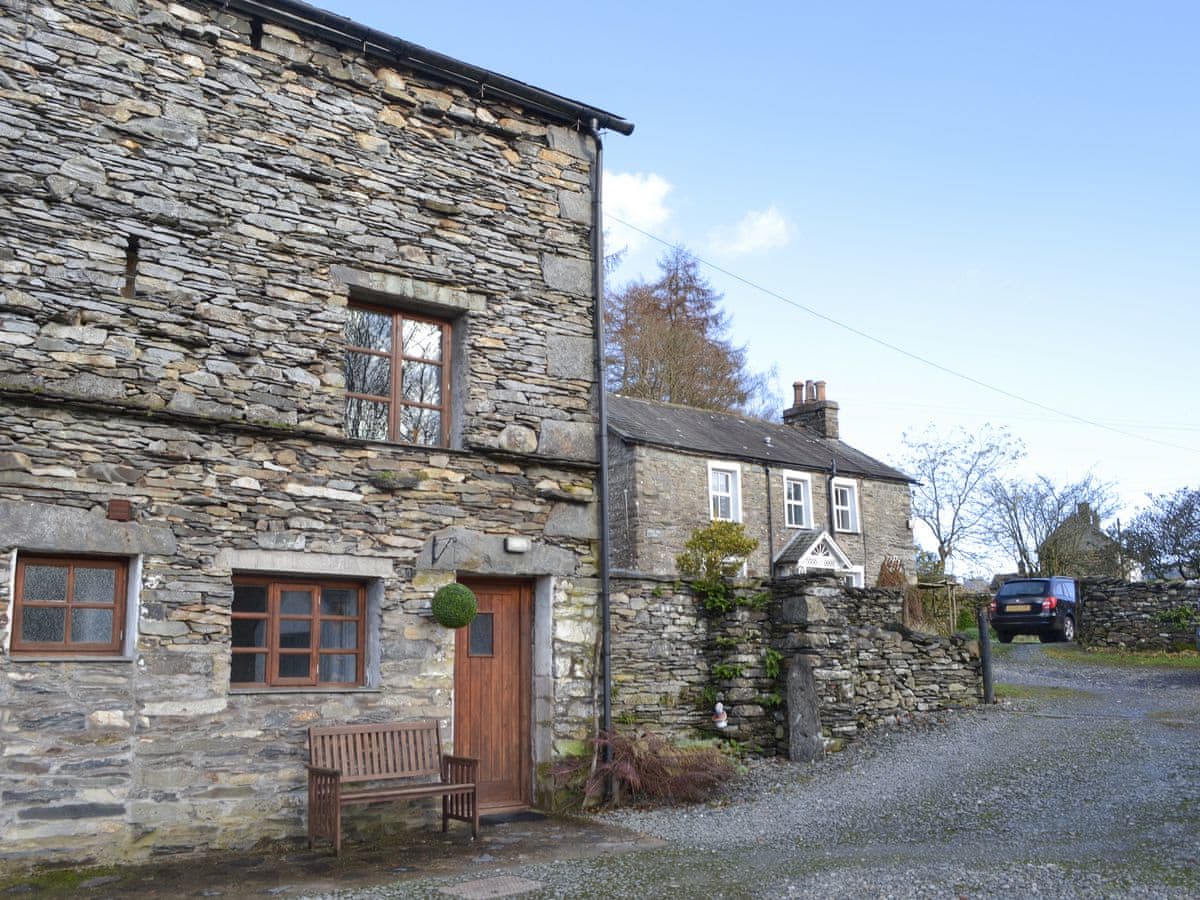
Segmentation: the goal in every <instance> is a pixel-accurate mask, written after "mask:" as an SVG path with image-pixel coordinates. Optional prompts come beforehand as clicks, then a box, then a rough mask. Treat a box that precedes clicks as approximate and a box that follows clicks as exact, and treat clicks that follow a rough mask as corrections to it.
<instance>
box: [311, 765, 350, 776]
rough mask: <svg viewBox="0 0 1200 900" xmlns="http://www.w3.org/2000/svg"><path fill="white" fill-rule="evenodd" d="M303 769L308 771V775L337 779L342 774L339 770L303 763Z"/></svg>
mask: <svg viewBox="0 0 1200 900" xmlns="http://www.w3.org/2000/svg"><path fill="white" fill-rule="evenodd" d="M304 768H306V769H308V774H309V775H332V776H333V777H335V778H337V777H340V776H341V774H342V770H341V769H329V768H326V767H324V766H314V765H309V764H308V763H305V765H304Z"/></svg>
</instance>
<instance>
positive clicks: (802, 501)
mask: <svg viewBox="0 0 1200 900" xmlns="http://www.w3.org/2000/svg"><path fill="white" fill-rule="evenodd" d="M783 506H784V522H786V523H787V527H788V528H812V524H813V516H812V476H810V475H806V474H805V473H803V472H784V473H783Z"/></svg>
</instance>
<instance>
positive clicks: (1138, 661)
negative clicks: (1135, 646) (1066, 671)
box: [1046, 644, 1200, 669]
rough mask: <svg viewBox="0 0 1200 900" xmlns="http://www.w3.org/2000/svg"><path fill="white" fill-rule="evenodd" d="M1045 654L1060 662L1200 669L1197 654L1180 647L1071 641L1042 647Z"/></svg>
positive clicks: (1199, 654)
mask: <svg viewBox="0 0 1200 900" xmlns="http://www.w3.org/2000/svg"><path fill="white" fill-rule="evenodd" d="M1046 655H1047V656H1050V657H1053V658H1054V659H1061V660H1063V661H1064V662H1081V663H1091V664H1093V665H1094V664H1096V663H1100V664H1102V665H1110V666H1126V667H1133V668H1150V669H1200V653H1198V652H1196V651H1195V650H1180V651H1177V652H1173V653H1168V652H1167V651H1165V650H1085V649H1083V648H1082V647H1076V646H1074V645H1071V644H1055V645H1052V646H1049V647H1047V648H1046Z"/></svg>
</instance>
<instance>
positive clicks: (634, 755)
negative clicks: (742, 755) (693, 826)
mask: <svg viewBox="0 0 1200 900" xmlns="http://www.w3.org/2000/svg"><path fill="white" fill-rule="evenodd" d="M595 744H596V751H597V756H598V757H600V756H603V751H604V749H605V748H606V747H607V748H608V750H609V752H610V755H611V759H610V760H609V761H608V762H604V761H603V760H602V759H601V760H600V761H598V762H597V763H596V764H595V769H594V771H592V772H591V773H590V774H589V775H588V776H587V779H586V781H585V783H584V803H585V804H587V803H588V802H589V801H590V802H592V803H595V802H599V801H600V800H602V799H603V797H604V788H605V783H606V782H607V781H608V780H609V779H611V780H612V782H613V798H612V799H613V804H614V805H619V804H620V803H621V802H624V801H625V800H628V801H632V802H651V801H653V802H664V801H665V802H672V803H677V802H683V803H698V802H701V801H704V800H707V799H708V798H709V797H711V796H712V795H713V794H714V793H715V792H716V790H717V789H718V788H719V787H720V786H721V785H722V784H724V783H726V782H728V781H729V780H731V779H732V778H734V777H735V776H736V774H737V769H736V767H735V766H734V764H733V761H732V760H730V758H729V757H728V756H726V755H725V754H724V753H722V752H721V750H720V749H719V748H718V747H716V746H714V745H712V744H686V745H684V744H671V743H668V742H667V741H665V740H663V739H662V738H660V737H657V736H655V735H650V734H637V735H627V734H620V733H617V732H613V733H611V734H606V735H601V736H600V737H599V738H597V739H596V741H595ZM590 764H591V760H589V759H587V758H582V757H574V758H571V759H567V760H564V761H563V762H562V763H561V764H560V765H559V767H558V768H557V769H556V771H555V776H556V778H558V779H559V780H560V781H564V782H570V781H571V780H573V779H577V778H578V777H579V775H580V773H581V769H583V768H586V767H588V766H589V765H590Z"/></svg>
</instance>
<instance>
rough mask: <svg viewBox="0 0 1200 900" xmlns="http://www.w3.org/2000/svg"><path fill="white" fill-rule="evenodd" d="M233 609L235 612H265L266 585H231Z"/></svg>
mask: <svg viewBox="0 0 1200 900" xmlns="http://www.w3.org/2000/svg"><path fill="white" fill-rule="evenodd" d="M233 611H234V612H235V613H265V612H266V611H267V586H266V585H265V584H235V585H234V586H233Z"/></svg>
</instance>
